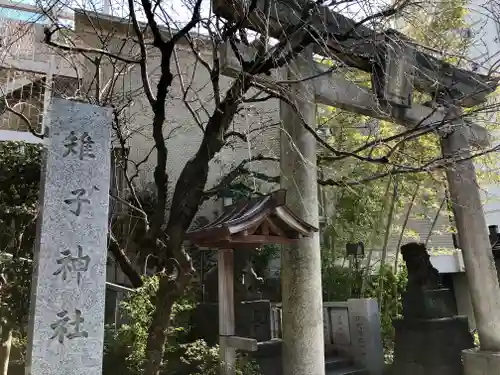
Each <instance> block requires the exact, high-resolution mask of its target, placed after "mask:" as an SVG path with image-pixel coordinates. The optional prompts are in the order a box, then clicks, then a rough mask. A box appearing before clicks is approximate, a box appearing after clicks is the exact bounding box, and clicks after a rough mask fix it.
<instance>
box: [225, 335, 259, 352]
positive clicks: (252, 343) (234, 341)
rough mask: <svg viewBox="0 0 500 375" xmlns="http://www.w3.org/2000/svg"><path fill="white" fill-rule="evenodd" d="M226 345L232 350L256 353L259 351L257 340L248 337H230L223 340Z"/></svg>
mask: <svg viewBox="0 0 500 375" xmlns="http://www.w3.org/2000/svg"><path fill="white" fill-rule="evenodd" d="M223 339H224V340H225V341H226V345H227V346H230V347H231V348H235V349H239V350H244V351H246V352H256V351H257V350H258V344H257V340H255V339H250V338H247V337H239V336H229V337H224V338H223Z"/></svg>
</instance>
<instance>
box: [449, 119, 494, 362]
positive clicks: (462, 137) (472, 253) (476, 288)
mask: <svg viewBox="0 0 500 375" xmlns="http://www.w3.org/2000/svg"><path fill="white" fill-rule="evenodd" d="M466 130H467V129H466V127H465V124H462V122H461V120H457V125H456V126H455V128H454V131H453V132H452V133H451V134H449V135H447V136H446V137H443V138H442V141H441V144H442V149H443V154H444V156H446V157H451V156H454V157H457V158H459V159H464V158H467V157H468V156H470V151H469V145H468V142H467V138H466ZM446 175H447V178H448V184H449V188H450V198H451V201H452V207H453V211H454V215H455V222H456V225H457V229H458V237H459V245H460V248H461V249H462V254H463V258H464V264H465V272H466V275H467V281H468V284H469V289H470V294H471V299H472V306H473V309H474V316H475V319H476V326H477V330H478V333H479V339H480V341H481V351H495V352H498V351H500V313H499V312H500V287H499V284H498V278H497V272H496V269H495V264H494V262H493V254H492V252H491V246H490V241H489V238H488V230H487V226H486V219H485V217H484V212H483V207H482V203H481V197H480V194H479V188H478V184H477V180H476V172H475V168H474V164H473V162H472V160H465V161H462V162H460V163H456V164H454V165H453V166H452V167H451V168H448V169H447V171H446Z"/></svg>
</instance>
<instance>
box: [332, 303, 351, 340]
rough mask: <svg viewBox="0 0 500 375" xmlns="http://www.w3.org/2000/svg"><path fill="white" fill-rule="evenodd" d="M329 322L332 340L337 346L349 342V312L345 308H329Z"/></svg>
mask: <svg viewBox="0 0 500 375" xmlns="http://www.w3.org/2000/svg"><path fill="white" fill-rule="evenodd" d="M330 322H331V325H332V329H331V336H332V341H333V343H334V344H335V345H338V346H348V345H350V344H351V333H350V331H349V313H348V310H347V309H330Z"/></svg>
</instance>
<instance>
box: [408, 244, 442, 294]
mask: <svg viewBox="0 0 500 375" xmlns="http://www.w3.org/2000/svg"><path fill="white" fill-rule="evenodd" d="M401 255H402V256H403V259H404V261H405V263H406V268H407V270H408V282H407V285H406V290H407V291H408V293H412V292H413V291H420V290H429V289H440V288H441V287H442V285H441V280H440V278H439V272H438V270H437V269H435V268H434V266H433V265H432V263H431V261H430V258H429V254H428V253H427V249H426V247H425V245H424V244H422V243H416V242H411V243H408V244H406V245H403V246H401Z"/></svg>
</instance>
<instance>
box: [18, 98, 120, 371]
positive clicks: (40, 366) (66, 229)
mask: <svg viewBox="0 0 500 375" xmlns="http://www.w3.org/2000/svg"><path fill="white" fill-rule="evenodd" d="M50 112H51V113H50V118H51V120H52V122H51V125H50V128H49V134H48V139H46V162H45V170H44V175H43V177H42V184H43V185H42V186H43V188H42V191H43V198H42V215H41V217H40V218H39V220H40V221H41V222H39V231H38V236H37V248H36V250H35V264H34V269H33V282H32V297H31V306H30V310H31V311H30V328H29V337H28V339H29V341H28V361H27V367H26V374H27V375H48V374H50V375H100V374H101V372H102V355H103V341H104V307H105V303H104V299H105V287H106V254H107V232H108V206H109V201H108V199H109V198H108V194H109V184H110V165H111V160H110V159H111V154H110V145H111V140H110V128H111V111H110V109H107V108H101V107H97V106H93V105H89V104H83V103H78V102H72V101H68V100H62V99H54V100H53V101H52V105H51V108H50Z"/></svg>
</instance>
